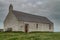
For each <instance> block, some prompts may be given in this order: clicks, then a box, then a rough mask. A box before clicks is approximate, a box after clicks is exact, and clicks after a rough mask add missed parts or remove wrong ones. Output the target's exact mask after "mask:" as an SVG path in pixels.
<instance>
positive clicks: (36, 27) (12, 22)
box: [4, 4, 54, 32]
mask: <svg viewBox="0 0 60 40" xmlns="http://www.w3.org/2000/svg"><path fill="white" fill-rule="evenodd" d="M4 31H22V32H35V31H48V32H53V31H54V27H53V23H52V22H51V21H50V20H49V19H48V18H47V17H44V16H38V15H33V14H28V13H25V12H21V11H16V10H13V5H12V4H10V6H9V12H8V14H7V16H6V18H5V20H4Z"/></svg>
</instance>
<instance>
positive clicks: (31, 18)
mask: <svg viewBox="0 0 60 40" xmlns="http://www.w3.org/2000/svg"><path fill="white" fill-rule="evenodd" d="M13 14H14V15H15V16H16V18H17V19H18V20H19V21H20V20H22V21H25V22H40V23H50V24H53V23H52V22H51V21H50V20H49V19H48V18H46V17H43V16H38V15H32V14H28V13H25V12H21V11H15V10H13Z"/></svg>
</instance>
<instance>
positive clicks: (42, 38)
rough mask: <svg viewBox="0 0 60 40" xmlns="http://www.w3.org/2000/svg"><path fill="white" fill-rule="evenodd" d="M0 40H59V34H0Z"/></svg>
mask: <svg viewBox="0 0 60 40" xmlns="http://www.w3.org/2000/svg"><path fill="white" fill-rule="evenodd" d="M0 40H60V33H49V32H42V33H20V32H0Z"/></svg>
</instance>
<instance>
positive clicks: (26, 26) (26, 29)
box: [25, 24, 28, 33]
mask: <svg viewBox="0 0 60 40" xmlns="http://www.w3.org/2000/svg"><path fill="white" fill-rule="evenodd" d="M25 32H26V33H27V32H28V24H25Z"/></svg>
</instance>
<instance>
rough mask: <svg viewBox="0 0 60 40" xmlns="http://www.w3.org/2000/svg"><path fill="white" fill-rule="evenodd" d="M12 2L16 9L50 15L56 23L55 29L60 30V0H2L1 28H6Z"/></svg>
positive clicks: (0, 4)
mask: <svg viewBox="0 0 60 40" xmlns="http://www.w3.org/2000/svg"><path fill="white" fill-rule="evenodd" d="M10 3H12V4H13V7H14V10H18V11H23V12H27V13H30V14H34V15H40V16H45V17H48V19H50V20H51V21H52V22H53V23H54V31H60V0H0V28H4V24H3V22H4V19H5V17H6V15H7V14H8V10H9V5H10Z"/></svg>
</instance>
